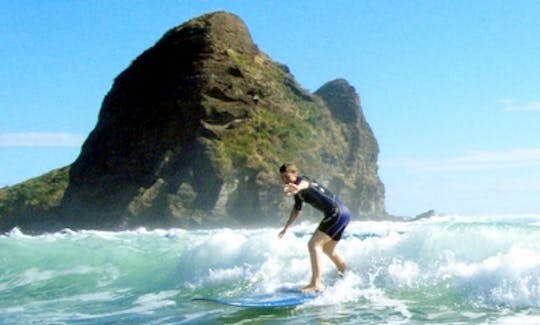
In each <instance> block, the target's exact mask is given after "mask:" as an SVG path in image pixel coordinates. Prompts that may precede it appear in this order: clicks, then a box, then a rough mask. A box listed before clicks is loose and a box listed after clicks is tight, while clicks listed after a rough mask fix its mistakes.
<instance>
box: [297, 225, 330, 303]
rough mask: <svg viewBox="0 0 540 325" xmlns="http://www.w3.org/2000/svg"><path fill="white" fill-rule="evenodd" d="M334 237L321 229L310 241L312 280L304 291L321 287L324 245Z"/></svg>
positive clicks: (316, 289)
mask: <svg viewBox="0 0 540 325" xmlns="http://www.w3.org/2000/svg"><path fill="white" fill-rule="evenodd" d="M331 241H332V239H331V238H330V237H329V236H328V235H327V234H325V233H323V232H322V231H320V230H316V231H315V233H313V236H311V239H310V240H309V243H308V248H309V257H310V260H311V282H310V283H309V284H308V285H307V286H305V287H304V288H303V289H302V291H304V292H307V291H318V290H320V289H321V256H322V252H323V247H324V246H325V245H326V244H328V243H329V242H331Z"/></svg>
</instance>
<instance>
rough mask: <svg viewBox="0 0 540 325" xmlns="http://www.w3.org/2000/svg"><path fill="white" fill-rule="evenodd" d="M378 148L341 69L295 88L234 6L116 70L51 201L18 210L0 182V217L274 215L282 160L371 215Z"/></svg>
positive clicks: (256, 219) (104, 221)
mask: <svg viewBox="0 0 540 325" xmlns="http://www.w3.org/2000/svg"><path fill="white" fill-rule="evenodd" d="M377 155H378V146H377V142H376V140H375V137H374V135H373V133H372V131H371V129H370V127H369V125H368V123H367V122H366V120H365V118H364V115H363V113H362V108H361V106H360V100H359V97H358V95H357V93H356V92H355V90H354V88H353V87H352V86H351V85H349V83H348V82H347V81H345V80H341V79H338V80H335V81H331V82H328V83H327V84H325V85H324V86H322V87H321V88H320V89H319V90H317V91H316V92H315V93H314V94H312V93H310V92H308V91H307V90H305V89H303V88H302V87H301V86H300V85H299V84H298V83H297V82H296V81H295V79H294V77H293V75H292V74H291V73H290V71H289V69H288V67H287V66H285V65H283V64H280V63H276V62H273V61H272V60H271V59H270V57H269V56H268V55H266V54H265V53H263V52H261V51H260V50H259V49H258V48H257V46H256V45H255V44H254V43H253V41H252V39H251V36H250V34H249V31H248V29H247V28H246V26H245V25H244V23H243V22H242V20H241V19H240V18H239V17H237V16H235V15H233V14H230V13H226V12H216V13H211V14H207V15H204V16H201V17H198V18H195V19H193V20H191V21H189V22H186V23H184V24H182V25H180V26H178V27H176V28H173V29H172V30H170V31H168V32H167V33H166V34H165V35H164V36H163V37H162V38H161V39H160V40H159V41H158V42H157V43H156V44H155V45H154V46H153V47H151V48H150V49H148V50H146V51H145V52H144V53H142V54H141V55H140V56H139V57H138V58H136V59H135V60H134V61H133V62H132V64H131V65H130V66H129V67H128V68H127V69H126V70H125V71H123V72H122V73H121V74H120V75H119V76H118V77H117V78H116V79H115V81H114V84H113V86H112V88H111V90H110V91H109V93H108V94H107V95H106V96H105V98H104V100H103V104H102V107H101V111H100V113H99V119H98V123H97V125H96V127H95V129H94V130H93V131H92V132H91V134H90V135H89V137H88V138H87V139H86V141H85V143H84V145H83V147H82V151H81V154H80V156H79V157H78V158H77V160H76V161H75V162H74V163H73V164H72V165H71V166H70V167H71V168H70V169H69V177H66V178H65V182H66V183H65V187H64V188H65V192H64V193H63V196H60V198H56V199H55V200H56V201H54V202H55V204H51V203H50V202H49V203H48V204H47V206H46V208H43V209H42V210H39V206H38V207H37V210H35V211H33V213H32V217H31V218H30V217H29V216H28V215H25V214H24V213H21V212H20V210H18V209H17V207H18V205H17V204H16V202H15V201H14V200H13V199H11V201H9V200H8V199H6V197H7V195H6V193H8V192H9V191H12V190H13V189H12V188H7V189H3V190H0V225H1V227H2V229H3V230H4V231H5V230H6V229H8V228H9V227H12V226H15V225H19V226H21V227H23V228H24V227H25V226H26V227H28V228H32V227H34V228H36V227H38V226H37V225H39V224H40V223H39V222H36V220H37V219H39V218H44V219H47V220H48V223H54V224H56V225H57V226H58V227H71V228H94V229H95V228H99V229H120V228H131V227H137V226H146V227H170V226H175V227H188V228H189V227H211V226H223V225H227V226H233V227H234V226H250V225H259V224H266V225H275V226H278V225H281V222H282V220H280V219H281V218H285V217H287V215H288V212H289V210H290V208H291V206H292V203H291V202H290V199H286V198H284V196H283V195H282V193H281V188H280V183H279V175H278V171H277V168H278V167H279V165H280V164H281V163H282V162H285V161H294V162H296V163H297V164H298V165H299V166H300V168H301V169H302V172H304V173H305V174H307V175H309V176H311V177H313V178H316V179H318V180H319V181H321V182H322V183H325V184H327V186H328V187H329V188H331V189H333V190H334V191H335V192H336V193H337V194H338V195H340V196H341V197H342V198H343V200H344V201H345V202H346V203H347V205H348V206H349V207H350V208H351V211H352V213H353V215H354V216H355V217H356V218H379V217H383V216H386V212H385V208H384V187H383V185H382V183H381V181H380V179H379V177H378V175H377ZM11 197H13V195H12V196H11ZM57 197H58V195H57ZM19 201H21V198H19ZM7 206H9V207H10V210H9V211H10V213H11V214H10V216H13V215H17V218H13V217H8V216H7V214H6V211H7V208H5V209H3V208H2V207H7ZM306 210H307V209H306ZM17 211H19V212H17ZM36 211H37V212H36ZM25 220H27V221H28V220H33V221H32V222H29V221H28V222H25ZM8 221H9V222H8ZM53 221H54V222H53ZM41 224H43V223H41ZM32 225H36V226H32Z"/></svg>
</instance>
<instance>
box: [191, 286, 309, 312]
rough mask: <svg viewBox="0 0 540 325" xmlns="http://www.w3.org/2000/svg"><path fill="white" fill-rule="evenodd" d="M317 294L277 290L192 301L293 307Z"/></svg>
mask: <svg viewBox="0 0 540 325" xmlns="http://www.w3.org/2000/svg"><path fill="white" fill-rule="evenodd" d="M317 296H318V294H317V293H313V292H310V293H303V292H300V291H299V290H292V289H288V290H278V291H276V292H274V293H269V294H261V295H251V296H246V297H236V298H212V297H202V298H194V299H192V300H193V301H208V302H213V303H217V304H221V305H227V306H234V307H251V308H280V307H295V306H298V305H301V304H304V303H306V302H308V301H311V300H313V299H315V298H316V297H317Z"/></svg>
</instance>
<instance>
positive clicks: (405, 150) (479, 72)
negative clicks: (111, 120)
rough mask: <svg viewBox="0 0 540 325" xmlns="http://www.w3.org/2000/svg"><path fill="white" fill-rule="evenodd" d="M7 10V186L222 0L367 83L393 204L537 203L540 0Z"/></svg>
mask: <svg viewBox="0 0 540 325" xmlns="http://www.w3.org/2000/svg"><path fill="white" fill-rule="evenodd" d="M344 4H345V5H344ZM0 9H2V10H1V13H0V15H1V16H2V21H3V22H4V28H3V29H2V31H0V33H1V34H0V35H1V36H2V37H3V39H4V42H3V45H2V47H0V55H1V57H2V60H1V61H0V70H1V71H2V74H3V76H4V78H3V79H2V81H0V82H1V84H0V89H2V90H1V91H0V106H1V107H3V109H2V110H1V113H0V157H1V159H0V170H2V173H1V174H0V188H1V187H4V186H11V185H15V184H17V183H20V182H23V181H26V180H28V179H31V178H34V177H38V176H40V175H42V174H44V173H46V172H48V171H50V170H52V169H56V168H61V167H64V166H66V165H68V164H70V163H72V162H73V161H74V160H75V159H76V158H77V156H78V154H79V152H80V150H81V145H82V142H83V141H84V139H86V137H87V136H88V134H89V133H90V132H91V131H92V129H93V128H94V126H95V125H96V123H97V117H98V114H99V110H100V107H101V102H102V100H103V98H104V96H105V95H106V94H107V92H108V91H109V89H110V88H111V86H112V83H113V81H114V78H116V76H118V75H119V74H120V73H121V72H122V71H123V70H124V69H126V68H127V67H128V66H129V65H130V64H131V62H132V61H133V60H134V59H135V58H136V57H137V56H139V55H140V54H142V52H143V51H145V50H146V49H148V48H150V47H151V46H153V45H154V44H155V43H156V42H157V41H158V40H159V39H160V38H161V37H162V36H163V35H164V34H165V33H166V32H167V31H168V30H169V29H171V28H173V27H175V26H178V25H180V24H182V23H184V22H186V21H188V20H190V19H193V18H195V17H198V16H200V15H202V14H205V13H209V12H215V11H220V10H225V11H227V12H230V13H233V14H235V15H237V16H239V17H240V18H241V19H242V20H243V21H244V22H245V24H246V25H247V27H248V29H249V31H250V33H251V36H252V38H253V41H254V42H255V44H257V46H258V47H259V49H260V50H261V51H262V52H264V53H266V54H268V55H269V56H270V57H271V58H272V60H274V61H277V62H281V63H283V64H286V65H287V66H288V67H289V68H290V70H291V73H292V74H293V75H294V77H295V79H296V80H297V81H298V82H299V84H300V85H301V86H302V87H304V88H306V89H307V90H309V91H310V92H312V93H313V92H315V91H316V90H317V89H318V88H319V87H321V86H322V85H324V84H325V83H326V82H328V81H331V80H334V79H337V78H344V79H346V80H347V81H348V82H349V83H350V84H351V85H352V86H353V87H354V88H355V89H356V92H357V93H358V95H359V97H360V100H361V103H362V109H363V113H364V115H365V117H366V120H367V122H368V123H369V124H370V126H371V128H372V130H373V132H374V135H375V138H376V139H377V142H378V144H379V149H380V154H379V157H378V165H379V177H380V178H381V180H382V182H383V184H384V185H385V189H386V193H385V206H386V210H387V211H388V213H390V214H393V215H403V216H415V215H417V214H420V213H423V212H425V211H427V210H430V209H433V210H435V211H436V212H437V213H444V214H460V215H512V214H520V215H523V214H535V213H540V203H539V200H538V197H539V196H540V137H539V135H540V132H539V131H538V124H539V123H538V122H539V121H540V94H538V90H537V89H538V85H540V63H539V62H538V59H537V58H538V57H539V56H540V45H539V44H538V41H537V39H538V36H537V35H538V32H540V22H539V21H538V19H537V17H536V16H537V15H536V13H537V12H539V10H540V2H536V1H517V2H512V3H507V2H504V1H476V2H473V3H470V2H467V1H440V2H428V1H410V2H394V1H352V0H351V1H344V2H340V3H339V4H338V3H327V2H324V1H322V0H317V1H296V2H294V3H287V4H279V5H278V4H275V3H273V2H269V1H261V2H242V1H236V2H230V1H204V2H203V1H197V2H188V1H166V2H159V3H156V2H152V1H140V2H136V3H133V2H131V1H127V0H122V1H115V2H107V1H93V2H75V3H74V2H68V1H56V2H43V3H35V2H24V1H5V2H2V3H0ZM314 17H317V18H318V19H314ZM6 108H7V109H6Z"/></svg>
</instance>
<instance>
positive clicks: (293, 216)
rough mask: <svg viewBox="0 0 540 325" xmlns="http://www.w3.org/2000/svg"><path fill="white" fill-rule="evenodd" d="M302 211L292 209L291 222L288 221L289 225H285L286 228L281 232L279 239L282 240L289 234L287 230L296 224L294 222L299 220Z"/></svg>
mask: <svg viewBox="0 0 540 325" xmlns="http://www.w3.org/2000/svg"><path fill="white" fill-rule="evenodd" d="M300 212H302V211H301V210H296V209H294V208H293V209H292V211H291V214H290V215H289V220H287V223H286V224H285V227H283V230H282V231H280V232H279V234H278V237H279V238H281V237H283V235H285V233H286V232H287V229H289V227H290V226H291V225H292V224H293V223H294V221H295V220H296V219H297V218H298V216H299V215H300Z"/></svg>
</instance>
